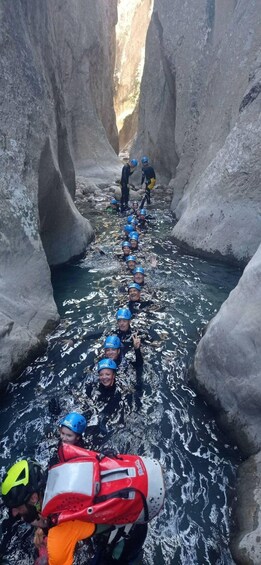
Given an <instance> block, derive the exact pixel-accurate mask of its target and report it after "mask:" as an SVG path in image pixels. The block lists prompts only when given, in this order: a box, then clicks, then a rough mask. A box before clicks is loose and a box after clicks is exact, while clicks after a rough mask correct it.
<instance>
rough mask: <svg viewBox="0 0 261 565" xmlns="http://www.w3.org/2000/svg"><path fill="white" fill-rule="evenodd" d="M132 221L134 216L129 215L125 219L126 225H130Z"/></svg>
mask: <svg viewBox="0 0 261 565" xmlns="http://www.w3.org/2000/svg"><path fill="white" fill-rule="evenodd" d="M132 220H134V216H132V215H131V216H128V217H127V222H128V224H131V222H132Z"/></svg>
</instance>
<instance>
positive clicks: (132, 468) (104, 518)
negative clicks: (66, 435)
mask: <svg viewBox="0 0 261 565" xmlns="http://www.w3.org/2000/svg"><path fill="white" fill-rule="evenodd" d="M59 457H60V459H61V463H59V464H58V465H55V466H54V467H52V468H51V469H50V470H49V473H48V480H47V485H46V490H45V494H44V500H43V506H42V515H43V516H44V517H50V518H51V519H54V521H55V523H56V524H57V523H58V524H60V523H62V522H66V521H69V520H82V521H86V522H92V523H94V524H115V525H119V524H121V525H123V524H130V523H132V524H134V523H136V524H142V523H146V522H149V521H150V520H151V519H152V518H154V516H156V515H157V514H158V513H159V511H160V509H161V507H162V505H163V501H164V496H165V488H164V482H163V475H162V469H161V466H160V464H159V462H158V461H157V460H155V459H150V458H148V457H139V456H138V455H116V456H107V455H101V454H99V453H97V452H95V451H89V450H87V449H82V448H80V447H76V446H72V445H68V444H63V445H62V449H61V452H60V453H59Z"/></svg>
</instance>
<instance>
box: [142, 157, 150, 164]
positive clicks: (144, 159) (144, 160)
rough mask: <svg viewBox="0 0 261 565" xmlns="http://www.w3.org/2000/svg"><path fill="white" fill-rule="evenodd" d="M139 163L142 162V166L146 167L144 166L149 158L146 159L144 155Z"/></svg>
mask: <svg viewBox="0 0 261 565" xmlns="http://www.w3.org/2000/svg"><path fill="white" fill-rule="evenodd" d="M141 162H142V164H143V165H146V164H147V163H148V162H149V158H148V157H146V155H144V156H143V157H142V158H141Z"/></svg>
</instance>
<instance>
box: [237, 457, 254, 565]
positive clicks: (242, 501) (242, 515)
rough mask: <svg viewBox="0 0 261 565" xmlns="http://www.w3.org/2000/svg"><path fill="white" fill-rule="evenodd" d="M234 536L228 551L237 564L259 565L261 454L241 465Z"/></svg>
mask: <svg viewBox="0 0 261 565" xmlns="http://www.w3.org/2000/svg"><path fill="white" fill-rule="evenodd" d="M235 518H236V525H237V534H236V535H235V536H234V537H233V539H232V544H231V549H232V553H233V557H234V559H235V561H236V563H238V564H241V565H260V563H261V544H260V542H261V452H260V451H259V452H258V453H257V454H256V455H253V456H252V457H250V458H249V459H248V460H247V461H245V462H244V463H242V465H241V466H240V469H239V476H238V484H237V509H236V512H235Z"/></svg>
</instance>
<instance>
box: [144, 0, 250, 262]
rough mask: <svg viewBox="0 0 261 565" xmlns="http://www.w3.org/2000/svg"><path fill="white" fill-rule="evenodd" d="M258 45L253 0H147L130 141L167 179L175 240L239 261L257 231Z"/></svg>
mask: <svg viewBox="0 0 261 565" xmlns="http://www.w3.org/2000/svg"><path fill="white" fill-rule="evenodd" d="M260 43H261V28H260V3H259V2H258V0H250V1H249V2H248V3H247V6H246V3H245V2H244V0H238V1H234V0H226V1H220V2H216V1H215V0H208V1H206V2H201V1H200V0H195V1H194V2H193V3H192V2H188V1H185V2H184V1H182V0H175V1H170V0H166V1H164V2H163V1H162V0H155V2H154V11H153V16H152V21H151V25H150V28H149V32H148V38H147V51H146V60H145V67H144V77H143V80H142V92H141V107H140V113H139V131H138V139H137V145H136V148H137V149H142V148H143V152H145V153H148V154H149V155H150V156H151V158H152V160H153V164H154V166H155V169H156V171H158V173H159V174H160V175H163V176H164V177H166V176H167V178H168V180H170V179H171V178H172V179H173V180H172V181H171V185H172V186H173V189H174V198H173V202H172V210H173V211H174V212H175V214H176V216H177V218H178V219H179V221H178V223H177V225H176V226H175V228H174V230H173V235H174V236H175V238H176V239H177V240H178V241H181V242H183V243H185V244H186V245H187V246H188V247H190V248H191V249H193V248H194V249H195V248H196V249H197V250H203V251H204V252H207V253H210V254H212V255H213V254H216V255H218V254H220V255H221V256H222V257H223V258H226V259H229V260H231V258H233V259H234V260H236V261H241V262H242V263H246V262H247V261H248V260H249V259H250V258H251V257H252V256H253V254H254V253H255V251H256V249H257V247H258V245H259V242H260V235H261V223H260V164H261V163H260V160H261V157H260V155H261V151H260V146H261V143H260V142H261V123H260V108H261V107H260V104H261V102H260V100H261V97H260V91H261V86H260V85H261V67H260V65H261V51H260ZM155 69H157V72H155ZM250 223H251V230H249V228H248V226H249V224H250Z"/></svg>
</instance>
